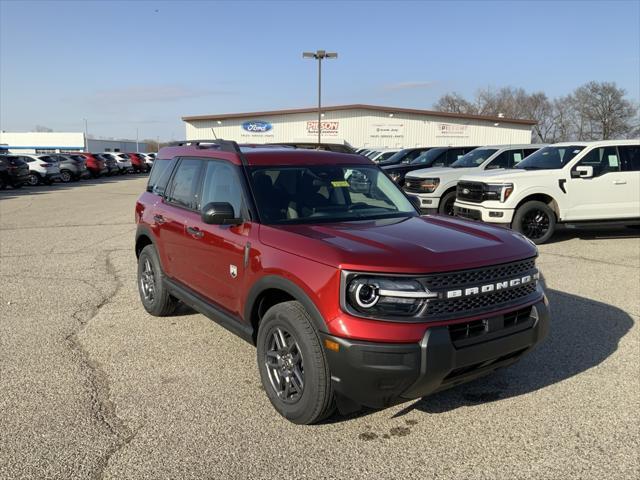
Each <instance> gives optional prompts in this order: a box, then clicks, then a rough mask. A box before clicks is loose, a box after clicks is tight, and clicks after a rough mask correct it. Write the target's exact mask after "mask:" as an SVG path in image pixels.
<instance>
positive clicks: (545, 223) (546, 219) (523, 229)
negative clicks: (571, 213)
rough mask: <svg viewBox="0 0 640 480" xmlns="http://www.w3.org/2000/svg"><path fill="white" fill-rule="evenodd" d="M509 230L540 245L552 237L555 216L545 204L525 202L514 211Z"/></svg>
mask: <svg viewBox="0 0 640 480" xmlns="http://www.w3.org/2000/svg"><path fill="white" fill-rule="evenodd" d="M511 228H513V229H514V230H515V231H516V232H520V233H522V234H523V235H524V236H525V237H527V238H528V239H529V240H531V241H532V242H533V243H535V244H536V245H540V244H542V243H545V242H546V241H548V240H549V239H550V238H551V237H552V235H553V232H554V231H555V228H556V214H555V213H554V211H553V210H551V208H549V205H547V204H546V203H543V202H538V201H531V202H527V203H525V204H523V205H522V206H520V208H518V210H516V213H515V215H514V216H513V222H512V223H511Z"/></svg>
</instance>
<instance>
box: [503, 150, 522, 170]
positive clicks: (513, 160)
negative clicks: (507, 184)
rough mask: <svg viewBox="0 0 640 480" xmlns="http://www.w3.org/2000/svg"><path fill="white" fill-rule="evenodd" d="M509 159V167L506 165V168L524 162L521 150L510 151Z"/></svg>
mask: <svg viewBox="0 0 640 480" xmlns="http://www.w3.org/2000/svg"><path fill="white" fill-rule="evenodd" d="M509 157H510V158H509V165H507V168H513V167H515V166H516V165H518V164H519V163H520V162H521V161H522V160H524V157H525V154H524V151H523V150H511V152H510V154H509Z"/></svg>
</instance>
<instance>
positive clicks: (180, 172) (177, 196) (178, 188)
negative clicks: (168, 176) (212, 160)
mask: <svg viewBox="0 0 640 480" xmlns="http://www.w3.org/2000/svg"><path fill="white" fill-rule="evenodd" d="M201 169H202V160H196V159H193V158H189V159H183V160H182V161H180V164H179V165H178V168H177V170H176V173H175V175H174V176H173V180H172V181H171V186H170V188H169V192H170V193H169V194H168V195H167V201H168V202H170V203H175V204H176V205H179V206H181V207H186V208H190V209H196V208H198V198H197V192H198V186H199V183H200V178H201V176H200V170H201Z"/></svg>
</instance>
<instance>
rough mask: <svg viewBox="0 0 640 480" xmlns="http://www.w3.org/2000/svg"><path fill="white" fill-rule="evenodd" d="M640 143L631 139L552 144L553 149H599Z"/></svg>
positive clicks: (639, 140)
mask: <svg viewBox="0 0 640 480" xmlns="http://www.w3.org/2000/svg"><path fill="white" fill-rule="evenodd" d="M638 143H640V139H631V140H596V141H593V142H582V141H581V142H561V143H554V144H551V145H550V146H551V147H574V146H576V147H590V146H599V147H613V146H616V145H637V144H638Z"/></svg>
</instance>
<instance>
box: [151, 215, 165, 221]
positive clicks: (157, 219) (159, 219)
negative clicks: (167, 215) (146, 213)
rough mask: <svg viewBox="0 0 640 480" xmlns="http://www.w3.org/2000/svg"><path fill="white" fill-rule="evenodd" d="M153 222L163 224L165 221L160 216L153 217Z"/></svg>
mask: <svg viewBox="0 0 640 480" xmlns="http://www.w3.org/2000/svg"><path fill="white" fill-rule="evenodd" d="M153 221H154V222H156V223H164V222H165V219H164V217H163V216H162V215H154V216H153Z"/></svg>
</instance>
